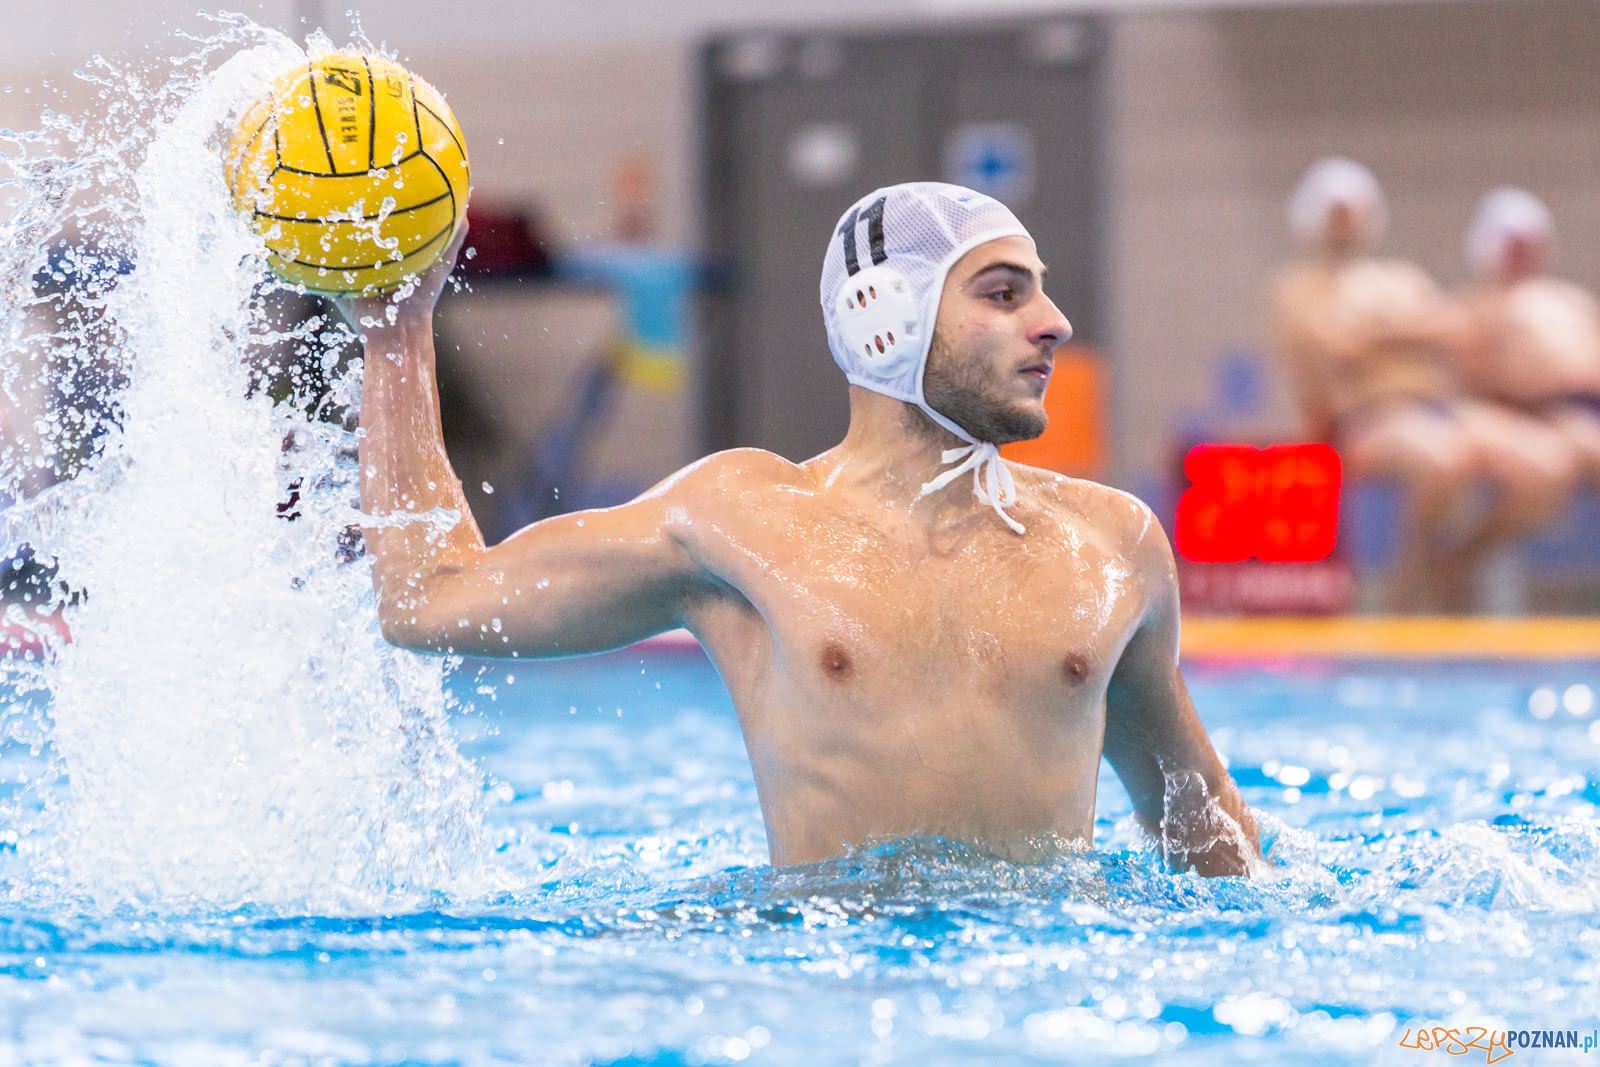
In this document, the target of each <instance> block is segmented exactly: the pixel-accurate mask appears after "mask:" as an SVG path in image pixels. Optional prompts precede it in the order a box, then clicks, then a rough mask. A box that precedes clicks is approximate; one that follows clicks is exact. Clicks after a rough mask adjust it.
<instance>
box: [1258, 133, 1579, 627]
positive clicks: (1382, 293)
mask: <svg viewBox="0 0 1600 1067" xmlns="http://www.w3.org/2000/svg"><path fill="white" fill-rule="evenodd" d="M1289 221H1290V225H1291V227H1292V229H1293V231H1294V234H1295V237H1296V238H1297V239H1298V241H1299V242H1300V244H1301V245H1302V247H1303V249H1304V253H1305V254H1304V256H1303V258H1302V259H1301V260H1300V261H1299V262H1297V263H1294V264H1292V265H1290V266H1289V267H1287V268H1285V270H1284V271H1283V272H1282V273H1281V274H1280V275H1279V277H1278V279H1277V281H1276V283H1275V284H1274V287H1273V290H1272V297H1271V303H1272V307H1271V319H1272V332H1273V347H1274V349H1275V351H1276V354H1277V357H1278V358H1279V360H1280V361H1281V362H1282V363H1283V364H1284V365H1285V367H1286V370H1287V372H1288V374H1289V376H1290V379H1291V381H1292V382H1293V383H1294V385H1295V388H1296V391H1297V393H1298V396H1299V401H1300V405H1301V408H1302V411H1303V413H1304V416H1305V420H1306V424H1307V426H1306V428H1307V433H1308V434H1309V435H1310V436H1311V437H1313V438H1314V439H1316V440H1320V441H1326V442H1327V443H1329V444H1332V445H1334V446H1336V447H1337V448H1338V449H1339V452H1340V455H1341V456H1342V458H1343V460H1344V463H1345V467H1346V470H1347V472H1348V473H1349V474H1350V476H1351V477H1353V478H1356V479H1362V478H1384V479H1391V480H1393V481H1396V482H1398V483H1399V484H1400V485H1401V487H1402V488H1403V489H1404V492H1405V506H1406V516H1405V520H1404V523H1403V526H1402V530H1401V534H1400V544H1399V553H1398V561H1397V564H1396V569H1395V575H1394V581H1393V582H1392V583H1391V584H1390V588H1391V589H1392V591H1393V601H1392V603H1391V604H1390V607H1392V608H1394V609H1397V610H1406V611H1419V610H1437V609H1439V608H1451V609H1456V610H1459V609H1461V608H1464V607H1465V606H1466V602H1467V600H1468V598H1469V596H1470V590H1471V585H1470V583H1471V579H1472V576H1473V575H1474V573H1475V571H1476V569H1477V566H1478V564H1479V563H1480V561H1481V559H1482V557H1483V555H1484V554H1485V553H1486V552H1488V551H1489V550H1490V549H1492V548H1494V547H1496V546H1498V545H1501V544H1503V543H1504V542H1506V541H1507V540H1509V539H1511V538H1513V537H1516V536H1518V535H1520V534H1522V533H1524V532H1526V531H1528V530H1531V529H1532V528H1534V527H1535V526H1537V525H1539V524H1540V523H1542V522H1544V521H1545V520H1546V519H1547V518H1548V517H1549V516H1550V515H1551V514H1552V513H1553V512H1554V511H1555V510H1556V509H1558V508H1559V507H1561V506H1562V505H1563V504H1564V502H1565V500H1566V495H1567V490H1568V488H1569V486H1570V484H1571V480H1572V477H1573V473H1574V462H1573V458H1572V453H1571V449H1570V448H1569V447H1567V446H1566V444H1565V443H1564V442H1563V441H1562V440H1561V438H1560V437H1559V436H1558V435H1557V434H1555V433H1553V432H1552V431H1550V430H1549V429H1548V428H1547V427H1545V426H1543V425H1541V424H1540V423H1538V422H1536V421H1534V420H1532V419H1529V418H1527V417H1525V416H1522V415H1520V414H1517V413H1515V412H1510V411H1506V410H1504V409H1501V408H1497V407H1494V406H1491V405H1487V404H1481V403H1474V402H1471V401H1469V400H1468V399H1467V398H1466V397H1465V396H1464V395H1463V394H1462V391H1461V388H1460V385H1459V381H1458V379H1457V377H1456V373H1455V361H1456V355H1455V353H1456V352H1457V350H1458V349H1459V348H1460V346H1461V345H1462V344H1463V343H1464V339H1465V336H1466V320H1465V316H1464V315H1463V314H1462V313H1461V311H1460V309H1459V308H1458V307H1457V306H1456V305H1455V304H1454V303H1453V302H1452V301H1451V300H1449V299H1448V298H1447V297H1446V296H1445V295H1444V294H1443V293H1442V292H1441V291H1440V290H1439V288H1438V287H1437V286H1436V285H1435V284H1434V283H1433V281H1432V280H1431V279H1430V278H1429V277H1428V276H1427V275H1426V274H1425V273H1423V271H1422V270H1421V269H1419V268H1418V267H1416V266H1414V265H1412V264H1410V263H1405V262H1402V261H1400V260H1394V259H1381V258H1378V257H1377V256H1375V255H1374V254H1373V252H1372V249H1373V247H1374V246H1375V245H1376V243H1377V241H1378V239H1379V237H1380V236H1381V235H1382V233H1383V230H1384V226H1385V224H1386V212H1385V205H1384V201H1383V194H1382V191H1381V190H1380V189H1379V187H1378V183H1377V181H1376V180H1375V179H1374V178H1373V176H1372V173H1371V172H1370V171H1368V170H1367V169H1366V168H1365V167H1363V166H1361V165H1360V164H1357V163H1353V162H1351V161H1350V160H1347V159H1337V158H1335V159H1325V160H1322V161H1321V162H1319V163H1317V164H1315V165H1314V166H1312V167H1311V169H1310V170H1309V171H1307V172H1306V175H1305V177H1304V179H1303V180H1302V181H1301V183H1300V186H1299V188H1298V189H1297V190H1296V192H1295V194H1294V197H1293V199H1292V200H1291V202H1290V207H1289ZM1479 479H1482V480H1485V481H1487V482H1488V483H1489V484H1490V485H1491V487H1492V489H1493V491H1494V492H1493V501H1492V504H1491V506H1490V507H1489V508H1488V509H1487V510H1486V511H1483V512H1482V513H1481V514H1480V515H1479V517H1478V519H1477V521H1476V522H1475V523H1473V524H1472V525H1471V526H1464V525H1463V523H1464V522H1465V514H1464V512H1465V509H1464V508H1463V507H1462V505H1463V503H1464V502H1465V501H1466V500H1467V498H1468V496H1469V490H1470V489H1471V487H1472V485H1473V483H1474V482H1475V481H1477V480H1479Z"/></svg>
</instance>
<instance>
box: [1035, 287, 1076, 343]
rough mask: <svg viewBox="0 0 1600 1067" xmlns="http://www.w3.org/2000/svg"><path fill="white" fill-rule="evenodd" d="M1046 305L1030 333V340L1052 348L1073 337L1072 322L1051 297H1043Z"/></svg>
mask: <svg viewBox="0 0 1600 1067" xmlns="http://www.w3.org/2000/svg"><path fill="white" fill-rule="evenodd" d="M1042 299H1043V301H1044V307H1043V308H1042V309H1041V314H1040V315H1039V320H1038V322H1037V323H1036V324H1035V325H1034V328H1033V329H1032V330H1031V331H1029V333H1028V340H1030V341H1032V342H1033V343H1034V344H1036V345H1041V346H1042V345H1049V346H1050V347H1051V348H1054V347H1056V346H1057V345H1059V344H1065V343H1066V342H1067V341H1068V340H1069V339H1070V338H1071V337H1072V323H1070V322H1068V321H1067V317H1066V316H1065V315H1063V314H1061V309H1060V308H1058V307H1056V305H1055V302H1054V301H1053V300H1051V299H1050V298H1049V297H1043V298H1042Z"/></svg>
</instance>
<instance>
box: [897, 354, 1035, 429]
mask: <svg viewBox="0 0 1600 1067" xmlns="http://www.w3.org/2000/svg"><path fill="white" fill-rule="evenodd" d="M999 392H1000V390H999V388H998V386H997V385H996V383H995V381H994V370H993V368H992V367H990V366H989V365H987V364H985V363H984V362H983V361H982V360H976V359H963V358H962V357H961V356H960V355H959V354H958V353H956V352H955V351H954V350H953V349H951V347H950V346H949V345H948V344H946V343H945V340H944V338H943V336H941V335H940V334H939V333H938V332H937V331H935V333H934V335H933V341H932V342H931V343H930V344H929V346H928V365H927V368H926V369H925V370H924V371H923V374H922V395H923V397H924V398H925V399H926V400H927V401H928V406H929V407H931V408H932V409H933V410H935V411H937V412H938V413H939V414H941V415H943V416H944V417H945V418H947V419H949V420H950V421H951V422H953V423H955V424H956V425H957V426H959V427H961V428H962V429H963V430H966V431H967V432H968V433H969V434H971V435H972V436H973V437H975V438H977V439H978V440H980V441H987V442H990V443H992V444H997V445H1003V444H1008V443H1009V442H1011V441H1031V440H1033V439H1034V438H1035V437H1038V436H1039V435H1040V434H1042V433H1044V427H1045V416H1044V414H1043V413H1042V412H1040V411H1037V410H1035V409H1032V408H1028V407H1024V406H1022V405H1019V404H1008V403H1006V402H1005V401H1003V400H999V399H997V394H998V393H999ZM906 418H907V421H908V422H909V423H910V424H911V425H912V427H913V428H914V429H915V430H916V431H917V432H919V433H923V434H927V435H929V436H934V437H937V436H938V435H939V434H940V433H942V432H944V428H943V427H941V426H940V425H939V424H938V423H936V422H934V421H933V420H932V419H930V418H928V416H927V415H926V414H925V413H924V412H923V411H922V410H921V409H920V408H917V407H915V406H913V405H908V406H907V407H906Z"/></svg>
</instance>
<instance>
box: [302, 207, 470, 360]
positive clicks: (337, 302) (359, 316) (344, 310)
mask: <svg viewBox="0 0 1600 1067" xmlns="http://www.w3.org/2000/svg"><path fill="white" fill-rule="evenodd" d="M466 239H467V224H466V220H465V219H463V220H462V221H461V223H460V224H459V225H458V226H457V227H456V232H455V235H454V236H453V237H451V238H450V243H449V244H447V245H446V246H445V248H444V251H443V252H441V253H440V254H439V258H438V259H437V260H435V261H434V263H433V265H432V266H430V267H429V268H428V269H427V270H425V271H423V272H422V273H421V274H419V275H417V276H416V278H415V279H413V281H412V282H410V283H408V287H402V288H400V289H398V290H396V291H395V292H393V293H380V294H378V295H377V296H346V297H337V298H335V299H334V300H333V306H334V307H336V308H338V309H339V314H340V315H342V316H344V320H345V321H346V322H348V323H349V324H350V325H351V327H353V328H354V329H355V331H356V332H357V333H362V332H364V331H366V330H367V329H368V328H369V327H370V326H372V325H375V324H380V323H387V324H389V325H398V324H400V323H402V322H407V321H409V322H414V323H415V322H424V323H426V322H431V321H432V319H433V308H434V305H435V304H437V303H438V302H439V294H440V293H442V292H444V283H445V279H447V278H449V277H450V272H451V271H452V270H454V269H455V265H456V259H457V257H458V256H459V255H460V254H461V245H462V243H463V242H464V241H466ZM407 288H409V292H408V291H407Z"/></svg>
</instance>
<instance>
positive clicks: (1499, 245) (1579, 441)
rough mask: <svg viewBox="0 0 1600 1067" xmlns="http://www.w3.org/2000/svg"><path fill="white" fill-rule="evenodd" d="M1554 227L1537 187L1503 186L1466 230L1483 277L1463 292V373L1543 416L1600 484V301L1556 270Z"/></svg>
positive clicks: (1492, 393)
mask: <svg viewBox="0 0 1600 1067" xmlns="http://www.w3.org/2000/svg"><path fill="white" fill-rule="evenodd" d="M1554 236H1555V235H1554V228H1553V226H1552V223H1551V219H1550V212H1549V211H1548V210H1546V208H1545V206H1544V205H1543V204H1542V203H1540V202H1539V200H1538V199H1537V198H1536V197H1534V196H1533V195H1532V194H1531V193H1527V192H1524V191H1523V190H1521V189H1497V190H1495V191H1494V192H1492V193H1490V194H1489V195H1488V196H1486V197H1484V198H1483V202H1482V204H1481V205H1480V206H1479V208H1478V215H1477V218H1476V219H1475V220H1474V221H1473V224H1472V227H1471V228H1470V229H1469V230H1468V232H1467V259H1468V261H1469V262H1470V263H1471V265H1472V268H1473V271H1474V273H1475V274H1476V275H1477V277H1478V280H1479V284H1478V285H1477V286H1476V287H1475V288H1473V289H1471V290H1469V291H1468V292H1467V293H1466V294H1465V295H1464V297H1463V301H1464V303H1465V304H1466V307H1467V312H1468V317H1469V321H1470V323H1471V327H1472V329H1471V333H1470V335H1469V340H1468V343H1467V345H1466V346H1465V349H1464V351H1463V356H1462V361H1461V362H1462V376H1463V377H1464V378H1465V380H1466V383H1467V386H1468V388H1470V389H1472V390H1473V392H1475V393H1477V394H1478V395H1479V396H1482V397H1486V398H1488V399H1490V400H1493V401H1496V402H1498V403H1501V404H1505V405H1508V406H1510V407H1512V408H1515V409H1517V410H1519V411H1521V412H1524V413H1525V414H1527V415H1530V416H1532V417H1534V418H1537V419H1539V420H1540V421H1542V422H1544V423H1545V424H1546V425H1547V426H1549V427H1550V428H1551V429H1552V430H1554V431H1555V432H1556V433H1559V434H1560V435H1561V436H1562V437H1563V438H1564V439H1565V440H1566V441H1567V443H1568V444H1570V445H1571V446H1572V447H1573V449H1574V450H1575V451H1576V452H1577V455H1578V460H1579V464H1580V467H1581V469H1582V473H1583V474H1584V476H1585V477H1587V478H1589V479H1590V480H1592V481H1594V482H1596V483H1597V484H1600V304H1596V302H1595V298H1594V297H1593V296H1591V295H1590V294H1589V293H1587V292H1585V291H1584V290H1583V289H1580V288H1579V287H1578V286H1576V285H1573V284H1572V283H1570V282H1564V281H1559V280H1557V279H1555V278H1551V277H1549V276H1548V275H1547V274H1546V273H1545V272H1546V270H1547V269H1548V267H1549V262H1550V253H1551V245H1552V244H1553V239H1554Z"/></svg>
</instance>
